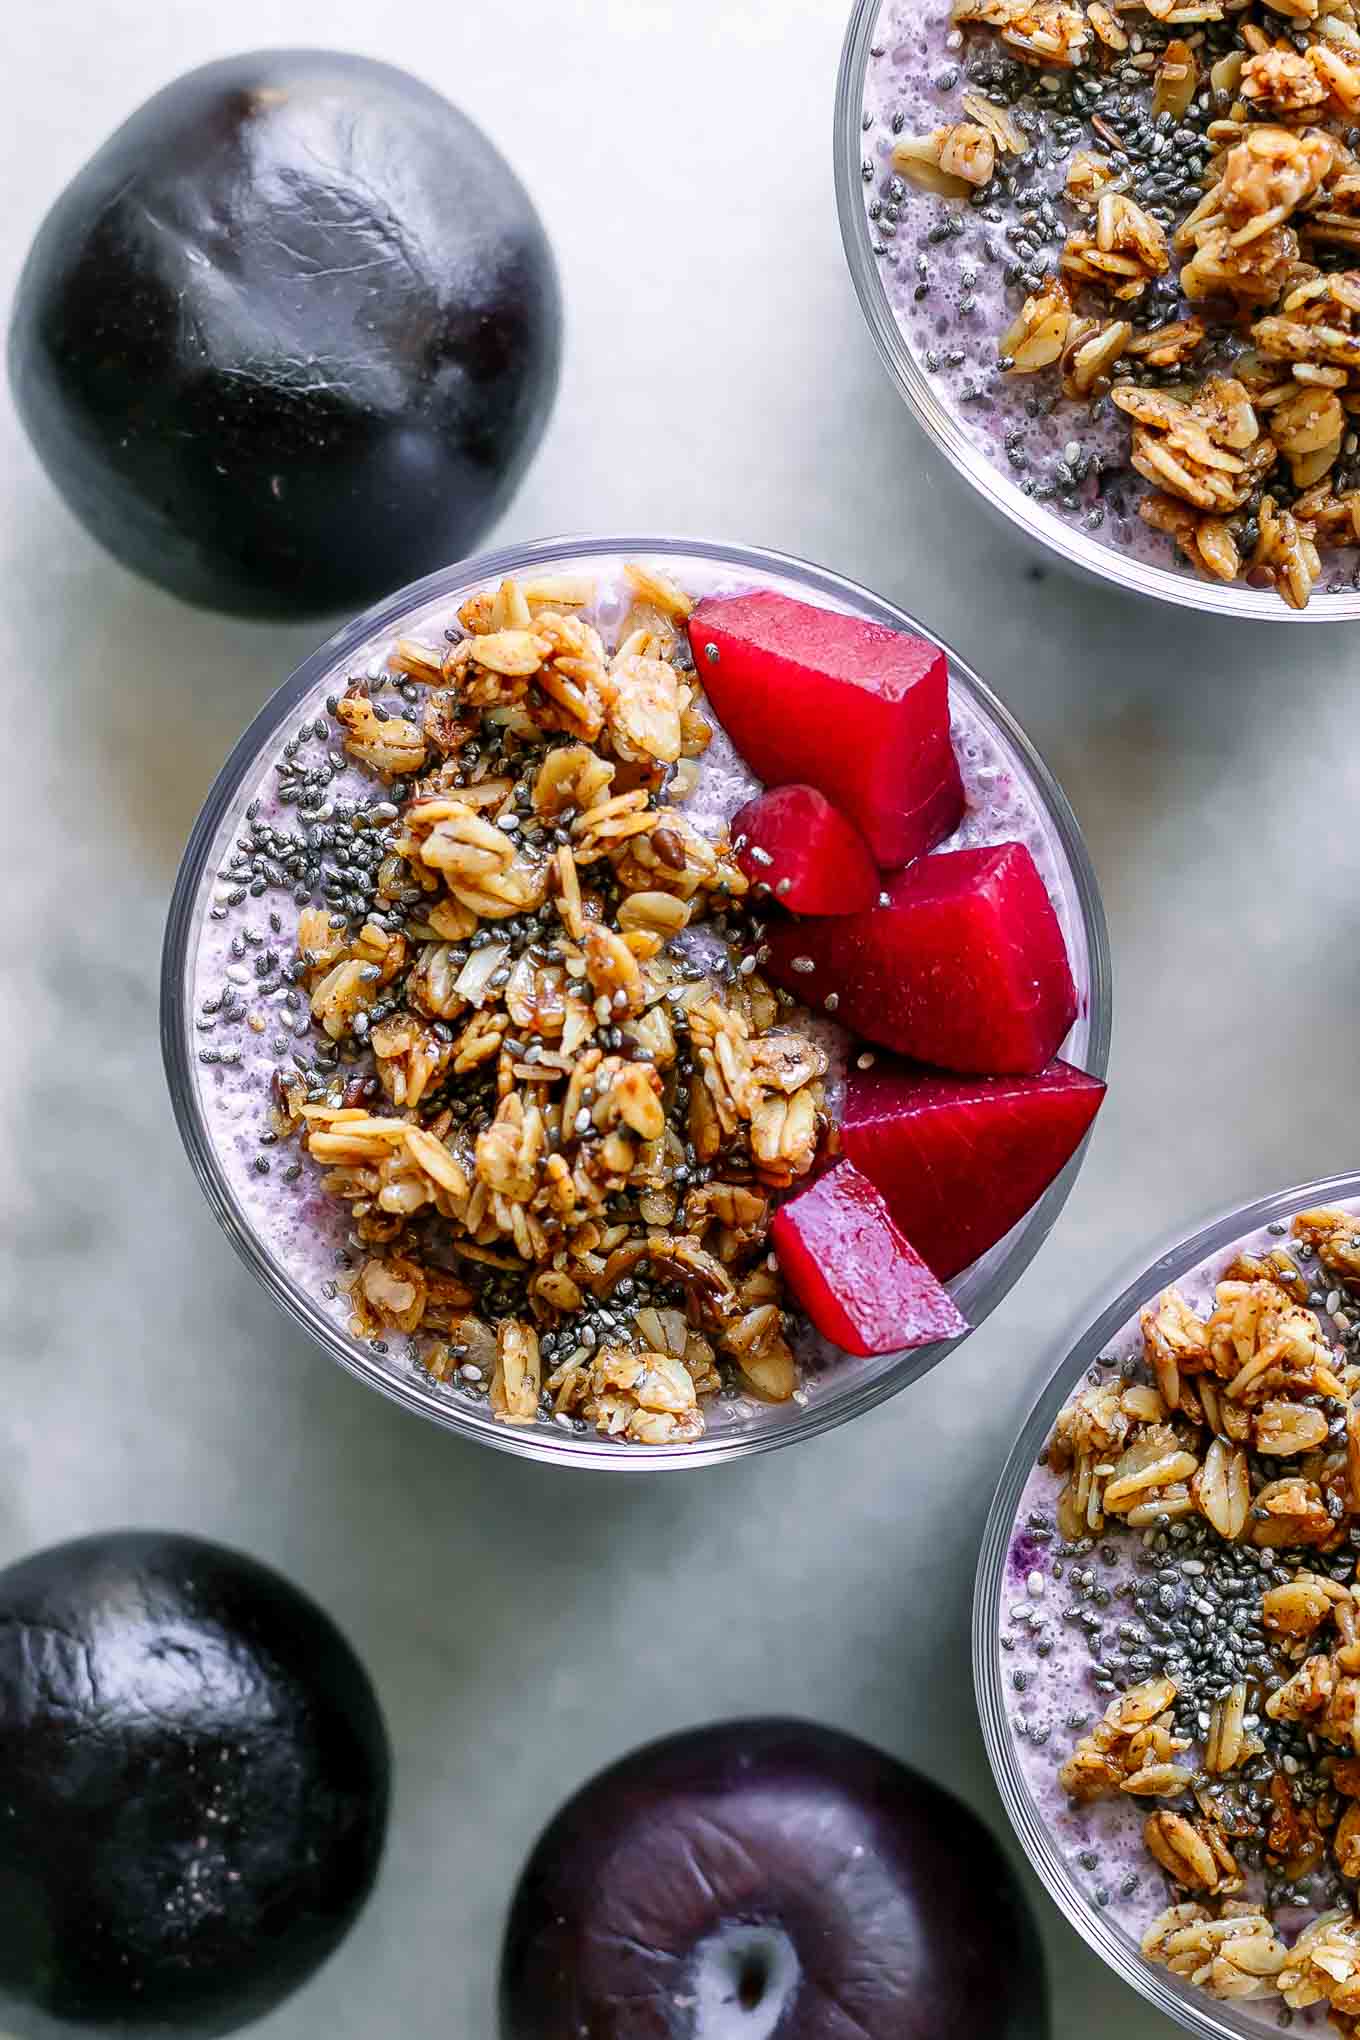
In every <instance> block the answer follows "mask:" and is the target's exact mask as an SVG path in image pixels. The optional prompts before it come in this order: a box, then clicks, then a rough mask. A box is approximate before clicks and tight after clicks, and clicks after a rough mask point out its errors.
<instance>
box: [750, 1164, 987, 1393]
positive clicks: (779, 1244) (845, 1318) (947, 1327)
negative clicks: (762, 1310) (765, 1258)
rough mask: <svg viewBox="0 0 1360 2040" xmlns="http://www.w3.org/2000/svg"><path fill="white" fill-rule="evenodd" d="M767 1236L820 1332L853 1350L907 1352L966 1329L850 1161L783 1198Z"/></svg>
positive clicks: (945, 1292) (946, 1294)
mask: <svg viewBox="0 0 1360 2040" xmlns="http://www.w3.org/2000/svg"><path fill="white" fill-rule="evenodd" d="M770 1240H771V1243H772V1245H773V1247H774V1250H775V1253H776V1254H777V1255H778V1256H779V1266H780V1269H781V1271H782V1273H783V1275H784V1278H785V1280H786V1281H787V1283H788V1285H789V1287H790V1289H791V1290H792V1291H793V1293H794V1295H795V1296H796V1297H797V1299H798V1301H799V1303H800V1304H801V1305H802V1306H803V1309H804V1310H805V1311H806V1312H807V1314H808V1316H809V1317H810V1318H811V1319H812V1322H813V1324H814V1325H815V1326H816V1327H817V1330H818V1331H819V1332H820V1333H821V1334H822V1336H823V1338H826V1339H830V1341H831V1343H832V1344H833V1345H834V1346H840V1347H841V1348H843V1350H844V1351H845V1352H847V1353H859V1354H861V1355H866V1354H870V1353H904V1352H908V1351H910V1350H911V1349H912V1348H914V1347H916V1346H929V1345H931V1344H932V1343H933V1342H934V1341H935V1340H936V1339H958V1338H962V1336H963V1334H964V1333H965V1332H966V1331H967V1330H968V1328H969V1327H968V1321H967V1319H966V1318H965V1317H963V1316H962V1314H961V1313H960V1311H959V1310H958V1308H957V1307H956V1305H955V1303H954V1300H953V1298H952V1297H951V1296H950V1295H949V1292H948V1290H946V1289H942V1288H941V1286H940V1284H939V1283H938V1282H937V1281H936V1279H935V1277H934V1276H933V1275H932V1274H931V1272H930V1270H929V1268H928V1267H927V1266H926V1264H925V1262H924V1261H923V1260H922V1259H921V1256H920V1255H919V1254H918V1253H917V1251H916V1249H915V1247H914V1246H913V1245H912V1244H911V1243H910V1242H909V1241H908V1240H906V1239H905V1238H904V1237H903V1235H902V1233H901V1232H900V1230H899V1229H898V1227H897V1226H896V1225H894V1223H893V1221H892V1218H891V1216H890V1214H889V1211H888V1207H887V1204H886V1203H885V1201H884V1199H883V1197H882V1195H881V1194H880V1192H879V1191H878V1190H876V1189H875V1187H874V1185H873V1184H872V1183H871V1182H870V1181H869V1179H868V1177H867V1176H862V1175H861V1174H860V1172H859V1170H858V1169H857V1168H856V1167H855V1165H854V1163H853V1162H849V1161H840V1162H837V1163H836V1165H835V1167H834V1168H832V1169H828V1170H827V1172H826V1174H825V1175H823V1176H819V1177H818V1178H817V1180H816V1182H815V1183H809V1184H808V1185H807V1187H806V1189H803V1190H800V1191H799V1192H798V1193H797V1195H796V1196H794V1197H790V1198H789V1200H788V1202H787V1203H786V1204H781V1205H780V1207H779V1209H778V1211H777V1212H776V1213H775V1215H774V1219H773V1221H772V1223H771V1226H770Z"/></svg>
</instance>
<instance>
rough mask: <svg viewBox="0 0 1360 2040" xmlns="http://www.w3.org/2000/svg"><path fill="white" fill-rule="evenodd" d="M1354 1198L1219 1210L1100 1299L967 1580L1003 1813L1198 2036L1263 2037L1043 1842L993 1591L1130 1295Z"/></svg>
mask: <svg viewBox="0 0 1360 2040" xmlns="http://www.w3.org/2000/svg"><path fill="white" fill-rule="evenodd" d="M1345 1197H1360V1172H1352V1173H1347V1174H1344V1175H1337V1176H1320V1177H1316V1178H1314V1179H1313V1180H1312V1181H1311V1182H1307V1183H1295V1184H1293V1185H1292V1186H1291V1187H1290V1188H1289V1189H1286V1190H1276V1191H1272V1192H1270V1193H1268V1194H1267V1195H1266V1196H1263V1197H1257V1198H1254V1199H1252V1200H1251V1201H1250V1202H1248V1203H1246V1204H1236V1205H1233V1206H1232V1207H1231V1209H1228V1210H1222V1211H1219V1212H1218V1213H1217V1215H1216V1216H1215V1217H1213V1218H1211V1219H1210V1220H1208V1222H1207V1223H1206V1224H1204V1225H1202V1226H1200V1227H1199V1228H1198V1230H1197V1231H1195V1232H1193V1233H1190V1234H1188V1235H1182V1236H1180V1237H1178V1238H1176V1239H1175V1240H1174V1241H1172V1242H1171V1243H1169V1244H1168V1245H1166V1246H1164V1247H1163V1248H1162V1250H1161V1252H1160V1253H1159V1254H1157V1255H1156V1256H1155V1258H1154V1259H1153V1260H1151V1261H1149V1262H1148V1263H1147V1264H1146V1266H1145V1267H1144V1268H1143V1269H1142V1272H1141V1273H1140V1274H1138V1275H1137V1276H1135V1277H1134V1279H1133V1280H1132V1281H1131V1282H1129V1283H1128V1284H1127V1285H1125V1286H1122V1287H1121V1288H1120V1291H1119V1293H1118V1295H1117V1296H1116V1297H1115V1298H1114V1299H1113V1301H1112V1302H1110V1303H1108V1304H1107V1305H1106V1306H1105V1308H1104V1309H1103V1310H1102V1311H1101V1312H1100V1313H1099V1315H1098V1316H1097V1317H1096V1318H1095V1319H1093V1320H1092V1322H1091V1323H1090V1324H1088V1325H1087V1326H1086V1329H1085V1330H1084V1331H1082V1332H1081V1333H1080V1334H1079V1335H1078V1336H1077V1337H1076V1339H1075V1340H1072V1341H1069V1342H1065V1344H1064V1347H1063V1358H1062V1360H1061V1361H1060V1362H1059V1364H1058V1366H1057V1367H1056V1368H1055V1369H1054V1370H1053V1372H1052V1374H1050V1375H1049V1377H1048V1379H1047V1380H1046V1382H1045V1384H1044V1386H1043V1388H1042V1389H1041V1391H1040V1393H1039V1395H1038V1398H1037V1399H1036V1401H1035V1403H1034V1406H1033V1408H1032V1409H1031V1410H1030V1413H1029V1415H1028V1417H1027V1418H1026V1419H1025V1422H1024V1425H1023V1426H1022V1428H1021V1430H1020V1433H1019V1436H1018V1437H1017V1438H1016V1441H1015V1443H1014V1445H1013V1446H1012V1447H1011V1450H1010V1452H1009V1453H1008V1455H1007V1458H1006V1463H1005V1466H1004V1467H1003V1469H1002V1472H1001V1477H1000V1479H999V1480H998V1482H997V1487H996V1492H995V1494H994V1495H993V1497H992V1503H991V1507H990V1508H989V1509H988V1512H987V1522H986V1527H985V1529H984V1530H983V1533H982V1547H981V1549H980V1551H979V1553H978V1562H977V1572H976V1575H975V1581H974V1590H973V1685H974V1692H975V1695H976V1699H977V1708H978V1714H979V1717H980V1719H981V1723H982V1736H983V1741H984V1742H985V1744H986V1746H987V1757H988V1761H989V1762H990V1764H991V1767H992V1776H993V1777H994V1779H995V1780H996V1786H997V1790H998V1792H999V1793H1000V1795H1001V1799H1002V1802H1003V1804H1004V1806H1005V1809H1006V1815H1007V1818H1008V1819H1009V1821H1010V1824H1011V1826H1012V1828H1013V1829H1014V1831H1015V1834H1016V1837H1017V1839H1018V1840H1019V1842H1020V1845H1021V1847H1022V1848H1023V1849H1024V1851H1025V1854H1026V1856H1027V1857H1028V1859H1029V1864H1030V1868H1031V1869H1032V1870H1033V1871H1034V1873H1035V1875H1036V1876H1037V1877H1038V1879H1039V1882H1040V1883H1041V1884H1042V1885H1043V1888H1044V1890H1045V1892H1046V1893H1047V1895H1048V1897H1049V1898H1050V1900H1051V1901H1052V1903H1053V1904H1054V1905H1055V1906H1056V1907H1057V1909H1058V1911H1059V1912H1060V1913H1061V1914H1062V1915H1063V1917H1064V1919H1065V1920H1066V1921H1067V1924H1068V1925H1069V1926H1070V1927H1073V1928H1075V1930H1076V1932H1077V1933H1079V1934H1080V1935H1081V1937H1082V1939H1083V1940H1084V1941H1085V1942H1086V1944H1087V1946H1088V1947H1090V1948H1092V1949H1094V1950H1095V1952H1096V1954H1097V1955H1099V1956H1100V1957H1101V1959H1102V1960H1103V1961H1104V1962H1106V1963H1107V1964H1108V1965H1109V1967H1110V1968H1111V1969H1112V1970H1113V1971H1114V1972H1115V1974H1116V1975H1117V1976H1119V1977H1120V1978H1122V1980H1123V1981H1124V1982H1125V1983H1127V1984H1129V1985H1131V1986H1132V1988H1133V1989H1134V1990H1136V1991H1138V1992H1139V1993H1140V1994H1141V1995H1142V1996H1143V1997H1145V1998H1146V1999H1147V2000H1148V2001H1149V2003H1151V2004H1153V2005H1155V2006H1156V2008H1157V2010H1158V2011H1160V2012H1163V2013H1165V2014H1166V2016H1167V2017H1168V2018H1170V2019H1174V2020H1176V2021H1177V2023H1178V2024H1179V2025H1181V2026H1183V2027H1185V2029H1186V2030H1187V2031H1188V2032H1191V2033H1195V2034H1198V2035H1200V2036H1201V2040H1261V2035H1262V2034H1263V2032H1265V2031H1266V2030H1267V2029H1266V2028H1264V2027H1262V2026H1261V2024H1260V2023H1259V2022H1254V2023H1248V2022H1247V2021H1246V2019H1245V2018H1242V2017H1239V2016H1238V2014H1237V2013H1235V2012H1234V2010H1233V2009H1232V2007H1231V2005H1230V2004H1229V2003H1227V2002H1226V2001H1219V2000H1218V1999H1215V1998H1210V1997H1208V1996H1207V1995H1206V1994H1205V1993H1204V1992H1203V1991H1197V1990H1195V1989H1194V1987H1193V1986H1192V1985H1190V1984H1188V1983H1185V1984H1183V1983H1182V1982H1181V1981H1180V1979H1179V1978H1178V1977H1174V1976H1173V1975H1172V1974H1171V1972H1170V1970H1167V1969H1161V1968H1158V1967H1157V1966H1156V1965H1155V1964H1153V1963H1151V1962H1149V1961H1148V1960H1147V1959H1146V1957H1145V1956H1143V1955H1141V1954H1140V1953H1139V1952H1138V1950H1137V1949H1136V1948H1134V1947H1132V1946H1130V1945H1126V1944H1125V1940H1124V1938H1123V1930H1122V1928H1119V1927H1117V1926H1116V1925H1115V1923H1114V1922H1113V1921H1112V1920H1111V1919H1110V1917H1109V1916H1108V1914H1106V1913H1104V1912H1102V1911H1101V1910H1100V1908H1099V1907H1097V1906H1094V1905H1093V1904H1092V1903H1091V1901H1090V1899H1089V1898H1088V1896H1087V1895H1086V1893H1085V1892H1084V1891H1083V1890H1082V1889H1081V1887H1080V1885H1079V1884H1078V1883H1077V1880H1076V1878H1075V1877H1074V1875H1073V1874H1072V1871H1071V1869H1070V1868H1069V1866H1068V1864H1067V1862H1066V1860H1065V1859H1064V1858H1063V1857H1062V1856H1061V1855H1059V1853H1058V1851H1057V1849H1056V1848H1054V1847H1053V1846H1052V1844H1051V1842H1050V1839H1049V1836H1048V1832H1047V1829H1046V1827H1045V1826H1044V1823H1043V1821H1042V1818H1041V1816H1040V1814H1039V1812H1038V1809H1037V1807H1036V1805H1035V1803H1034V1800H1033V1798H1032V1796H1031V1794H1030V1791H1029V1788H1028V1786H1027V1785H1026V1783H1025V1780H1024V1776H1023V1773H1022V1772H1021V1769H1020V1765H1019V1761H1018V1759H1017V1757H1016V1753H1015V1737H1014V1734H1013V1733H1012V1730H1011V1726H1010V1720H1009V1717H1008V1715H1007V1712H1006V1698H1005V1687H1004V1683H1003V1675H1002V1665H1001V1649H1000V1644H999V1641H998V1639H999V1636H1000V1610H1001V1599H1002V1595H1003V1593H1004V1591H1005V1586H1006V1561H1007V1557H1008V1554H1009V1549H1010V1537H1011V1530H1012V1527H1013V1525H1014V1523H1015V1518H1016V1512H1017V1509H1018V1507H1019V1502H1020V1496H1021V1494H1022V1493H1023V1492H1024V1487H1025V1483H1026V1481H1027V1480H1028V1479H1029V1476H1030V1473H1031V1471H1032V1470H1033V1468H1034V1466H1035V1463H1036V1462H1037V1459H1038V1456H1039V1452H1040V1449H1041V1448H1042V1446H1043V1445H1044V1443H1045V1442H1046V1440H1047V1439H1048V1436H1049V1434H1050V1432H1051V1431H1052V1428H1053V1422H1054V1419H1055V1418H1056V1416H1057V1414H1058V1411H1059V1410H1060V1409H1061V1408H1062V1405H1063V1404H1064V1402H1065V1401H1066V1400H1067V1397H1068V1396H1069V1394H1070V1393H1071V1390H1072V1388H1073V1386H1074V1384H1075V1383H1076V1381H1077V1380H1078V1379H1079V1378H1080V1376H1081V1375H1083V1374H1084V1373H1085V1372H1086V1369H1087V1368H1088V1367H1090V1365H1091V1364H1092V1362H1093V1361H1094V1360H1096V1359H1097V1358H1098V1357H1099V1355H1100V1354H1101V1352H1102V1351H1103V1350H1104V1348H1105V1347H1106V1346H1107V1345H1108V1344H1109V1342H1110V1340H1111V1339H1112V1338H1113V1337H1115V1335H1116V1334H1117V1333H1118V1332H1119V1330H1120V1329H1121V1327H1122V1326H1124V1325H1125V1324H1127V1322H1128V1320H1129V1318H1130V1317H1131V1316H1132V1315H1133V1313H1134V1311H1135V1310H1137V1309H1138V1308H1139V1307H1140V1305H1142V1304H1143V1303H1145V1302H1147V1301H1148V1299H1149V1298H1150V1297H1151V1296H1153V1295H1156V1294H1159V1293H1160V1292H1161V1291H1162V1290H1163V1289H1165V1288H1166V1287H1167V1285H1168V1283H1172V1282H1176V1281H1178V1280H1179V1279H1180V1278H1181V1277H1182V1276H1183V1275H1186V1274H1188V1273H1189V1272H1190V1270H1191V1269H1193V1268H1195V1267H1197V1266H1198V1265H1199V1263H1200V1262H1201V1261H1205V1260H1207V1259H1208V1258H1209V1257H1210V1256H1211V1255H1214V1254H1219V1253H1223V1252H1225V1251H1226V1250H1227V1249H1228V1248H1230V1247H1232V1246H1234V1245H1235V1244H1236V1242H1237V1241H1238V1240H1240V1239H1242V1238H1244V1237H1245V1236H1246V1235H1248V1234H1250V1233H1253V1232H1256V1231H1258V1230H1259V1228H1260V1227H1262V1226H1265V1225H1271V1224H1273V1223H1275V1222H1276V1221H1277V1220H1279V1219H1287V1218H1292V1217H1293V1215H1294V1213H1295V1212H1297V1211H1306V1210H1307V1209H1308V1208H1309V1207H1310V1206H1311V1205H1314V1204H1327V1203H1331V1202H1333V1201H1334V1200H1336V1199H1338V1198H1345Z"/></svg>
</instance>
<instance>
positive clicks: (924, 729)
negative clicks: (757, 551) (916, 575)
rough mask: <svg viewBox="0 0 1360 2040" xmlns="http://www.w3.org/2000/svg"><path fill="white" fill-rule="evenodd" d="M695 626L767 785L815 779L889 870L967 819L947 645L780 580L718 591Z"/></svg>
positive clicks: (697, 658) (724, 705) (728, 713)
mask: <svg viewBox="0 0 1360 2040" xmlns="http://www.w3.org/2000/svg"><path fill="white" fill-rule="evenodd" d="M689 636H690V644H691V646H692V648H693V651H694V663H695V666H696V668H697V671H698V675H699V679H700V681H701V683H702V685H703V688H704V691H705V693H706V694H707V695H708V698H709V700H710V701H711V702H712V704H713V707H714V710H715V712H716V713H717V715H718V717H719V719H720V720H721V722H722V725H723V728H724V729H725V730H726V731H727V734H728V736H729V737H730V738H731V739H732V742H733V743H734V744H735V745H736V747H737V749H738V751H740V753H741V755H742V757H743V758H744V759H745V760H746V762H747V764H748V765H749V766H750V767H751V769H752V771H753V772H755V773H757V774H758V775H759V777H760V778H761V779H763V780H764V781H765V783H766V785H767V786H787V785H790V784H794V783H797V784H804V783H805V784H807V785H808V786H815V787H816V788H817V789H818V791H819V792H820V793H824V794H825V795H826V797H827V799H828V800H829V801H831V802H833V803H834V805H835V806H836V807H838V808H839V809H840V810H841V812H842V813H843V814H844V815H846V816H848V818H849V819H850V821H852V822H853V823H854V825H855V827H856V828H857V829H858V830H859V831H860V833H861V834H862V835H863V837H864V839H865V841H866V842H867V843H868V845H869V848H870V850H871V851H872V852H873V855H874V859H875V861H876V862H877V863H878V864H880V865H882V866H883V867H884V868H885V869H887V870H893V869H895V868H896V867H897V866H898V865H902V864H906V863H908V862H909V861H910V859H911V858H913V857H919V856H920V855H921V853H922V852H923V851H925V850H929V849H930V848H931V846H932V845H933V844H935V843H938V842H939V841H940V840H941V839H942V838H943V837H945V836H947V835H948V834H949V832H950V830H951V829H953V828H954V827H955V826H956V825H957V823H958V821H959V818H960V816H961V815H962V814H963V781H962V779H961V778H960V776H959V766H958V760H957V759H956V758H955V756H954V749H953V745H952V743H951V741H950V736H949V675H948V669H947V667H946V665H945V659H944V654H943V653H942V652H941V651H940V650H939V649H938V648H937V647H936V646H935V645H932V644H930V643H928V642H927V641H926V640H925V639H924V638H918V637H912V636H910V635H909V633H908V632H906V631H900V630H888V629H887V628H885V626H884V625H882V624H879V623H866V622H865V621H864V620H863V619H862V618H860V617H855V616H844V615H842V614H840V612H839V611H837V610H834V609H818V608H817V607H815V605H813V604H812V603H808V602H795V601H793V600H792V598H791V597H789V596H787V595H777V594H775V593H773V592H772V591H766V592H764V593H762V594H758V595H718V596H711V597H710V598H709V599H708V600H707V601H705V602H701V603H700V604H699V606H698V608H697V609H696V610H695V611H694V614H693V615H692V616H691V617H690V619H689Z"/></svg>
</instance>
